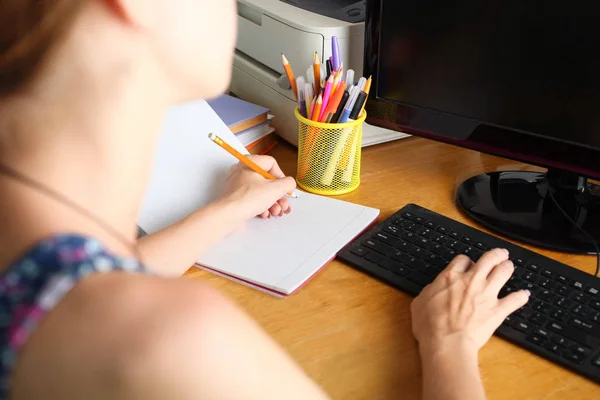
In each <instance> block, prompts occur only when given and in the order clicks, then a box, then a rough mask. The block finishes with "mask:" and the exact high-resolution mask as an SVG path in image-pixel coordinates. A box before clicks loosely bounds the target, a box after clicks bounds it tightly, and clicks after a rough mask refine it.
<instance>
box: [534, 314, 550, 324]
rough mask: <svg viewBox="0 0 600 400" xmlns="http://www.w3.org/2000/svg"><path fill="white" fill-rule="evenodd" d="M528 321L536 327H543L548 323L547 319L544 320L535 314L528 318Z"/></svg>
mask: <svg viewBox="0 0 600 400" xmlns="http://www.w3.org/2000/svg"><path fill="white" fill-rule="evenodd" d="M529 320H530V321H531V322H533V323H534V324H536V325H544V324H545V323H546V322H547V321H548V318H546V317H545V316H544V315H543V314H540V313H539V312H536V313H534V314H533V315H532V316H531V317H529Z"/></svg>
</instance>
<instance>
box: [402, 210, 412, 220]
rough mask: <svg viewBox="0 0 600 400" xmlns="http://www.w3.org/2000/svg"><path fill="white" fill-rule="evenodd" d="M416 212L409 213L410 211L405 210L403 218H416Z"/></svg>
mask: <svg viewBox="0 0 600 400" xmlns="http://www.w3.org/2000/svg"><path fill="white" fill-rule="evenodd" d="M414 217H415V216H414V214H413V213H409V212H403V213H402V218H406V219H410V220H412V219H413V218H414Z"/></svg>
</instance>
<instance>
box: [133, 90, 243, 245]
mask: <svg viewBox="0 0 600 400" xmlns="http://www.w3.org/2000/svg"><path fill="white" fill-rule="evenodd" d="M209 133H214V134H216V135H218V136H220V137H221V139H223V140H224V141H226V142H227V143H229V144H230V145H231V146H233V147H234V148H235V149H236V150H238V151H240V152H241V153H243V154H247V153H248V152H247V150H246V149H245V147H244V146H243V145H242V144H241V143H240V142H239V140H238V139H237V138H236V137H235V135H234V134H233V133H231V131H230V130H229V128H228V127H227V125H225V123H224V122H223V121H222V120H221V119H220V118H219V116H218V115H217V114H216V113H215V112H214V111H213V109H212V108H211V107H210V106H209V105H208V103H206V102H205V101H203V100H201V101H196V102H193V103H189V104H184V105H179V106H176V107H173V108H172V109H171V110H169V112H168V113H167V116H166V118H165V122H164V126H163V132H162V134H161V137H160V139H159V142H158V145H157V153H156V158H155V163H154V168H153V172H152V175H151V179H150V184H149V187H148V189H147V191H146V195H145V197H144V201H143V203H142V208H141V212H140V214H139V217H138V225H139V226H140V227H141V228H142V229H143V230H144V231H145V232H146V233H148V234H150V233H154V232H156V231H159V230H161V229H163V228H166V227H167V226H169V225H171V224H173V223H175V222H177V221H179V220H181V219H182V218H184V217H186V216H188V215H190V214H191V213H193V212H194V211H196V210H197V209H198V208H200V207H202V206H205V205H207V204H209V203H210V202H211V201H214V200H216V199H217V198H218V196H219V195H220V194H221V192H222V190H223V187H224V184H225V180H226V179H227V176H228V173H229V168H230V167H231V166H232V165H234V164H236V163H237V159H235V158H234V157H233V156H232V155H230V154H229V153H227V152H226V151H225V150H223V149H222V148H220V147H219V146H218V145H216V144H215V143H213V142H212V141H211V140H210V139H209V138H208V134H209Z"/></svg>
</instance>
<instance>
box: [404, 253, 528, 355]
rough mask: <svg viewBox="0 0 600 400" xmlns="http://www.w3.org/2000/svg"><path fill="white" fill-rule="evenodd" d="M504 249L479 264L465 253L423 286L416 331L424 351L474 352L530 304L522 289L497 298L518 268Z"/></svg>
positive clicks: (414, 308)
mask: <svg viewBox="0 0 600 400" xmlns="http://www.w3.org/2000/svg"><path fill="white" fill-rule="evenodd" d="M508 257H509V253H508V251H507V250H504V249H495V250H492V251H490V252H487V253H486V254H484V255H483V256H482V257H481V259H479V261H478V262H477V263H476V264H473V262H472V261H471V260H470V259H469V258H468V257H467V256H464V255H460V256H458V257H456V258H455V259H454V261H452V262H451V263H450V265H448V267H447V268H446V270H444V271H443V272H441V273H440V274H439V276H438V277H437V278H436V279H435V281H434V282H433V283H431V284H430V285H428V286H427V287H425V288H424V289H423V291H422V292H421V294H420V295H419V296H418V297H417V298H416V299H415V300H414V301H413V303H412V306H411V311H412V317H413V333H414V335H415V337H416V338H417V340H418V342H419V348H420V350H421V352H422V353H423V352H426V353H427V352H433V353H437V352H447V351H466V352H467V353H468V354H472V355H475V356H476V354H477V351H478V350H479V349H480V348H481V347H482V346H483V345H484V344H485V343H486V342H487V341H488V340H489V339H490V337H491V336H492V335H493V333H494V331H495V330H496V329H497V328H498V327H499V326H500V324H502V322H503V321H504V319H505V318H506V317H507V316H509V315H510V314H512V313H513V312H515V311H516V310H518V309H519V308H520V307H522V306H523V305H525V304H526V303H527V301H528V300H529V296H530V293H529V292H528V291H525V290H522V291H518V292H513V293H511V294H509V295H508V296H506V297H504V298H502V299H498V293H499V292H500V289H502V287H503V286H504V284H505V283H506V282H507V281H508V279H509V278H510V277H511V275H512V274H513V272H514V266H513V263H512V262H511V261H510V260H509V259H508Z"/></svg>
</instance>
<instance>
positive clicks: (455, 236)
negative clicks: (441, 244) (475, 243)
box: [449, 232, 462, 240]
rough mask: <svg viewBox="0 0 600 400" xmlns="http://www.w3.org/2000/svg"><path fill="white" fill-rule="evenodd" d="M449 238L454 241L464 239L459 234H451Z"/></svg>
mask: <svg viewBox="0 0 600 400" xmlns="http://www.w3.org/2000/svg"><path fill="white" fill-rule="evenodd" d="M449 236H450V237H451V238H452V239H454V240H460V239H462V235H461V234H460V233H458V232H450V234H449Z"/></svg>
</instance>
